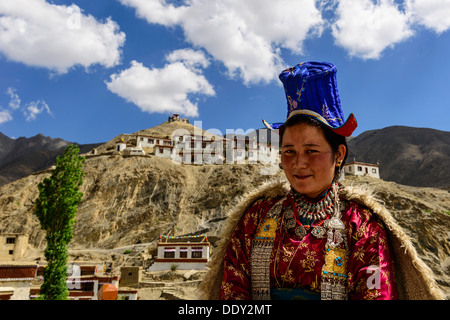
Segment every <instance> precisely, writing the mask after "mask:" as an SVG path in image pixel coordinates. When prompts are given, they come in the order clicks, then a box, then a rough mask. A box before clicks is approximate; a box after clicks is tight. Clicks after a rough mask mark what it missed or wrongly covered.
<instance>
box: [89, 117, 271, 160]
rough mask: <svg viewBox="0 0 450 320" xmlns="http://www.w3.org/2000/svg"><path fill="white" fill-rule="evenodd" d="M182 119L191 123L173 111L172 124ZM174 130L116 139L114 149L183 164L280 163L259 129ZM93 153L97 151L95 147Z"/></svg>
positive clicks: (169, 119)
mask: <svg viewBox="0 0 450 320" xmlns="http://www.w3.org/2000/svg"><path fill="white" fill-rule="evenodd" d="M171 122H181V123H187V124H189V123H190V121H189V119H185V118H180V117H179V115H178V114H173V115H172V116H171V117H169V118H168V123H171ZM181 132H182V133H179V132H173V133H172V136H170V137H169V136H157V135H155V134H153V135H148V134H139V133H138V134H136V135H135V136H133V138H130V139H129V141H125V140H124V138H120V139H118V140H117V141H116V142H115V148H114V152H118V153H120V154H123V155H126V156H133V155H153V156H157V157H161V158H167V159H172V160H173V161H175V162H178V163H183V164H195V165H202V164H225V163H227V164H232V163H238V164H242V163H250V164H255V163H258V162H262V163H264V164H268V163H277V164H278V163H279V148H278V146H275V145H271V144H270V143H258V142H257V137H256V132H254V133H253V132H252V133H251V134H249V135H246V136H244V135H237V134H236V135H231V136H225V137H223V136H218V135H213V134H209V135H205V134H196V133H195V132H194V134H192V133H187V131H186V130H181ZM91 154H92V155H96V154H97V150H96V149H94V150H93V151H92V153H91Z"/></svg>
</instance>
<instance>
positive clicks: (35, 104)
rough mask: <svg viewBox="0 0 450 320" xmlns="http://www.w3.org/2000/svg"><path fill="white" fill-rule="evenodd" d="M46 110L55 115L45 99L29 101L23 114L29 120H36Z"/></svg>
mask: <svg viewBox="0 0 450 320" xmlns="http://www.w3.org/2000/svg"><path fill="white" fill-rule="evenodd" d="M44 111H46V112H47V113H48V114H49V115H51V116H53V114H52V112H51V111H50V108H49V106H48V105H47V103H45V101H43V100H37V101H32V102H30V103H27V105H26V106H25V110H24V112H23V114H24V116H25V119H26V120H27V121H33V120H36V118H37V116H38V115H39V114H41V113H42V112H44Z"/></svg>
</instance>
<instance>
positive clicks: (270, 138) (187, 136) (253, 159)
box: [168, 121, 279, 175]
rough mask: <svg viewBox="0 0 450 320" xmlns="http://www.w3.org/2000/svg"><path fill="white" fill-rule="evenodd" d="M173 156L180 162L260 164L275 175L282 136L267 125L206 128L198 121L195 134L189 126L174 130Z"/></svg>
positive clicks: (195, 125)
mask: <svg viewBox="0 0 450 320" xmlns="http://www.w3.org/2000/svg"><path fill="white" fill-rule="evenodd" d="M170 138H171V145H170V146H168V147H170V148H171V151H170V152H171V155H170V158H171V159H172V161H173V162H175V163H178V164H199V165H200V164H256V163H260V164H262V165H263V166H262V167H261V174H264V175H274V174H276V173H277V172H278V170H279V136H278V134H275V133H272V132H269V130H267V129H260V130H254V129H248V130H246V131H244V130H243V129H226V133H225V135H223V133H222V132H221V131H220V130H219V129H215V128H213V129H208V130H203V129H202V121H195V122H194V132H193V135H192V134H191V132H189V131H188V130H187V129H182V128H180V129H176V130H174V131H173V132H172V134H171V137H170Z"/></svg>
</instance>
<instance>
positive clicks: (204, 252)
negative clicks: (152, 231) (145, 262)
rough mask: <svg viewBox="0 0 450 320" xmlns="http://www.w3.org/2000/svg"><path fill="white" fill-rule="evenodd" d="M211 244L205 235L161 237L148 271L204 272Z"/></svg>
mask: <svg viewBox="0 0 450 320" xmlns="http://www.w3.org/2000/svg"><path fill="white" fill-rule="evenodd" d="M210 249H211V243H210V242H209V241H208V238H207V237H206V235H201V236H179V237H169V236H165V235H161V236H160V238H159V242H158V247H157V250H158V254H157V257H156V259H155V262H154V263H153V264H152V265H151V266H150V267H149V268H148V269H147V270H148V271H161V270H171V269H172V266H176V268H177V269H178V270H191V269H194V270H204V269H205V268H206V264H207V263H208V261H209V256H210Z"/></svg>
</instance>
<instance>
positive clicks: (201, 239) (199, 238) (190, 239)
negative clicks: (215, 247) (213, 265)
mask: <svg viewBox="0 0 450 320" xmlns="http://www.w3.org/2000/svg"><path fill="white" fill-rule="evenodd" d="M165 243H169V244H176V243H189V244H195V243H197V244H200V243H207V244H209V241H208V237H207V236H206V234H201V235H192V236H166V235H163V234H162V235H160V237H159V244H165Z"/></svg>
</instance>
